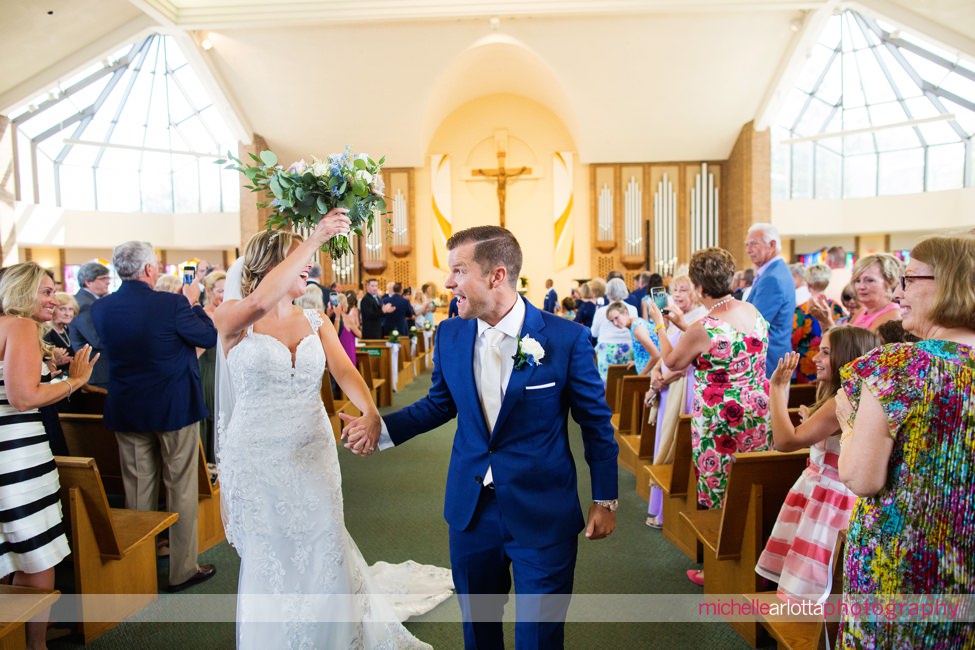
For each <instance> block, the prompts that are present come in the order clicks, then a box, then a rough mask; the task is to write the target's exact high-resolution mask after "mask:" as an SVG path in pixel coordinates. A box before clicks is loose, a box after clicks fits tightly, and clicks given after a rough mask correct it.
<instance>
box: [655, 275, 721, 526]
mask: <svg viewBox="0 0 975 650" xmlns="http://www.w3.org/2000/svg"><path fill="white" fill-rule="evenodd" d="M670 290H671V294H670V302H671V305H670V308H671V309H674V308H676V309H678V310H679V311H680V312H681V313H683V314H684V322H685V323H688V324H690V323H694V322H696V321H698V320H700V319H701V318H702V317H703V316H704V314H705V311H706V310H705V309H704V307H703V306H701V301H700V297H699V296H698V294H697V292H696V291H695V290H694V285H693V283H692V282H691V279H690V278H689V277H688V276H687V275H684V274H681V275H677V276H675V277H674V278H673V279H672V280H671V281H670ZM681 334H683V332H682V331H681V330H680V328H678V327H677V326H676V325H674V324H673V323H670V325H669V327H668V328H667V332H666V336H667V337H668V338H669V339H670V344H671V345H677V340H678V339H679V338H680V336H681ZM650 380H651V385H650V390H648V391H647V395H646V398H645V399H646V400H647V403H648V404H650V403H652V401H653V400H654V399H656V400H657V425H656V429H657V435H656V436H654V447H653V464H654V465H667V464H670V463H672V462H673V460H674V457H673V442H674V436H675V435H677V424H678V422H679V420H680V416H682V415H686V414H688V413H690V412H691V407H692V405H693V402H694V368H693V367H689V368H688V369H687V370H686V371H684V372H673V371H671V370H670V369H669V368H668V367H667V365H666V364H665V363H664V362H663V360H662V359H660V360H658V361H657V363H656V364H655V365H654V367H653V369H651V371H650ZM663 522H664V518H663V491H662V490H661V489H660V488H659V487H657V486H656V485H654V486H651V487H650V501H649V503H648V504H647V526H650V527H651V528H663Z"/></svg>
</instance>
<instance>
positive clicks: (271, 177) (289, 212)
mask: <svg viewBox="0 0 975 650" xmlns="http://www.w3.org/2000/svg"><path fill="white" fill-rule="evenodd" d="M248 155H249V156H250V157H251V159H252V160H253V164H250V163H246V164H245V163H244V162H243V161H241V160H240V159H239V158H237V157H236V156H234V155H233V154H231V153H230V152H227V157H226V158H221V159H220V160H217V161H216V162H217V164H220V165H226V168H227V169H235V170H237V171H239V172H240V173H241V174H243V175H244V176H246V177H247V179H248V180H249V181H250V184H249V185H245V186H244V187H246V188H247V189H249V190H250V191H251V192H255V193H257V194H260V195H262V200H261V201H260V202H259V203H258V204H257V207H259V208H271V215H270V216H269V217H268V220H267V227H268V229H271V228H276V229H278V230H282V229H287V228H289V227H290V228H293V229H294V230H296V231H301V230H310V229H312V228H314V227H315V226H316V225H318V222H319V221H321V219H322V216H323V215H325V214H326V213H328V211H329V210H331V209H332V208H346V209H348V211H349V214H348V217H349V220H350V221H351V222H352V230H351V231H352V232H354V233H355V234H356V235H359V236H360V237H363V236H365V235H367V234H369V233H371V232H372V230H373V227H374V224H375V220H376V215H377V214H385V212H386V199H385V198H384V197H383V190H384V189H385V186H384V184H383V179H382V175H381V174H380V172H381V170H382V166H383V163H384V162H385V161H386V158H385V156H384V157H382V158H380V159H379V160H378V161H374V160H373V159H372V158H370V157H369V156H367V155H366V154H361V153H358V154H357V153H352V149H351V148H350V147H346V148H345V151H344V152H342V153H341V154H331V155H329V156H328V157H327V158H326V159H325V160H319V159H318V158H312V162H311V164H308V163H306V162H305V161H304V160H299V161H298V162H295V163H292V164H291V166H289V167H287V168H285V167H284V166H283V165H281V164H280V163H279V162H278V157H277V156H276V155H275V154H274V152H272V151H262V152H261V154H260V156H255V155H254V154H252V153H248ZM326 249H328V252H329V254H330V255H331V256H332V259H338V258H340V257H342V256H343V255H345V254H346V253H350V252H351V246H350V242H349V238H348V236H346V235H336V236H334V237H332V238H331V239H329V240H328V241H327V242H326V243H325V246H323V247H322V250H326Z"/></svg>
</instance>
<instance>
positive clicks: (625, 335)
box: [590, 278, 646, 384]
mask: <svg viewBox="0 0 975 650" xmlns="http://www.w3.org/2000/svg"><path fill="white" fill-rule="evenodd" d="M629 295H630V292H629V291H627V289H626V283H625V282H624V281H623V280H621V279H620V278H613V279H612V280H610V281H609V282H607V283H606V296H607V297H608V298H609V299H610V300H611V301H612V302H614V303H615V302H619V301H623V300H625V299H626V297H627V296H629ZM608 309H609V307H608V306H606V307H598V308H597V309H596V313H595V314H594V315H593V317H592V327H591V328H590V329H591V330H592V337H593V338H594V339H596V367H597V368H598V369H599V376H600V378H601V379H602V380H603V383H604V384H605V383H606V375H607V373H608V372H609V367H610V366H611V365H614V364H621V363H630V362H631V361H633V341H632V337H631V336H630V332H629V330H627V329H626V328H621V327H617V326H616V325H614V324H613V323H611V322H610V321H609V316H608V313H607V310H608ZM626 309H627V313H628V314H629V317H630V318H631V319H633V318H636V317H637V312H636V307H634V306H633V305H626ZM644 322H646V321H644Z"/></svg>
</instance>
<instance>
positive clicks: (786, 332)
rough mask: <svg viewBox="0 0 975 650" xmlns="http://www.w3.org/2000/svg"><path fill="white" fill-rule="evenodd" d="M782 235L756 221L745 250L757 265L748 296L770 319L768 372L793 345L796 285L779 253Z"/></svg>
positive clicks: (768, 373)
mask: <svg viewBox="0 0 975 650" xmlns="http://www.w3.org/2000/svg"><path fill="white" fill-rule="evenodd" d="M781 252H782V239H781V238H780V237H779V231H778V229H777V228H776V227H775V226H773V225H771V224H768V223H756V224H755V225H753V226H752V227H751V228H749V229H748V235H747V237H746V238H745V254H746V255H748V259H750V260H751V261H752V264H754V265H755V284H754V285H752V288H751V291H750V292H749V293H748V296H747V297H746V298H745V300H746V301H747V302H749V303H751V304H753V305H755V307H756V308H757V309H758V311H759V313H760V314H761V315H762V317H763V318H764V319H765V321H766V322H767V323H768V359H767V360H766V364H767V365H766V367H765V372H766V374H767V375H771V374H772V371H773V370H775V367H776V365H778V363H779V359H781V358H782V357H784V356H785V353H786V352H789V351H790V350H791V349H792V317H793V315H794V314H795V310H796V285H795V282H794V281H793V280H792V274H791V273H790V272H789V267H788V266H787V265H786V263H785V260H783V259H782V258H781V257H780V256H779V255H780V253H781Z"/></svg>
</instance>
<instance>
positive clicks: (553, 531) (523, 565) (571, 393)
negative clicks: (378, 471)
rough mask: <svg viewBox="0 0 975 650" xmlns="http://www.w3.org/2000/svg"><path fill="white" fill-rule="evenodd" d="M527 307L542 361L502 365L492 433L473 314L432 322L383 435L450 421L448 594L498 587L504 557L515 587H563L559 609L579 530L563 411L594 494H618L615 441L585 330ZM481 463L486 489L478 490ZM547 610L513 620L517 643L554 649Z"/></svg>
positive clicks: (490, 643) (493, 629)
mask: <svg viewBox="0 0 975 650" xmlns="http://www.w3.org/2000/svg"><path fill="white" fill-rule="evenodd" d="M521 300H523V299H521ZM525 308H526V313H525V323H524V326H523V328H522V332H521V334H522V336H525V335H530V336H531V337H532V338H533V339H535V340H536V341H538V342H539V343H540V344H541V345H542V346H543V348H544V349H545V357H544V360H543V361H542V363H541V365H537V366H533V367H527V368H523V369H521V370H518V369H515V370H512V373H511V377H510V379H509V382H508V387H507V390H506V392H505V395H504V400H503V401H502V403H501V408H500V411H499V413H498V418H497V422H496V424H495V427H494V431H488V429H487V424H486V423H485V419H484V415H483V412H482V410H481V402H480V396H479V394H478V390H477V384H476V383H475V379H474V372H473V369H472V360H473V355H474V344H475V339H476V337H477V321H476V320H463V319H460V318H454V319H448V320H445V321H443V322H442V323H441V324H440V326H439V327H438V328H437V343H436V346H435V347H434V371H433V385H432V386H431V387H430V391H429V393H428V394H427V396H426V397H424V398H423V399H421V400H419V401H417V402H415V403H414V404H412V405H410V406H408V407H406V408H404V409H401V410H399V411H397V412H395V413H393V414H391V415H387V416H384V418H383V419H384V421H385V423H386V427H387V429H388V430H389V433H390V436H391V438H392V440H393V442H394V443H396V444H402V443H403V442H406V441H407V440H409V439H410V438H412V437H414V436H416V435H419V434H421V433H424V432H426V431H429V430H431V429H434V428H436V427H439V426H441V425H443V424H445V423H446V422H448V421H450V420H451V419H453V418H454V417H457V431H456V434H455V436H454V444H453V452H452V454H451V458H450V469H449V470H448V473H447V487H446V498H445V500H444V517H445V518H446V520H447V523H448V524H449V526H450V537H451V565H452V568H453V572H454V581H455V585H456V586H457V590H458V593H459V594H461V595H464V594H507V593H508V590H509V589H510V584H511V578H510V576H509V575H508V563H513V564H514V567H515V571H514V577H515V590H516V592H517V593H519V594H531V593H534V594H553V593H554V594H564V596H563V598H562V600H564V603H562V604H564V605H565V606H567V605H568V597H569V594H571V592H572V578H573V572H574V569H575V555H576V543H577V538H578V535H579V532H580V531H582V530H583V528H584V526H585V519H584V517H583V513H582V510H581V508H580V505H579V496H578V492H577V485H576V470H575V463H574V461H573V458H572V454H571V452H570V450H569V436H568V428H567V424H566V423H567V416H568V414H569V411H570V410H571V412H572V417H573V419H575V421H576V422H577V423H579V425H580V426H581V428H582V438H583V445H584V446H585V458H586V462H587V463H588V464H589V471H590V474H591V477H592V494H593V497H594V498H595V499H615V498H616V496H617V456H618V454H619V448H618V446H617V444H616V442H615V441H614V439H613V427H612V425H611V424H610V417H611V412H610V410H609V407H608V406H607V404H606V399H605V395H604V388H603V384H602V381H601V380H600V378H599V374H598V372H597V371H596V364H595V363H594V361H593V355H592V346H591V345H590V343H589V333H588V332H587V331H586V330H585V329H584V328H582V327H579V326H578V325H576V324H575V323H572V322H570V321H568V320H566V319H563V318H559V317H557V316H554V315H552V314H548V313H545V312H542V311H539V310H538V309H537V308H535V307H533V306H532V305H531V304H529V303H528V302H527V301H525ZM526 387H531V388H532V389H531V390H526ZM489 465H490V467H491V472H492V476H493V479H494V486H495V489H493V490H489V489H486V488H484V487H483V485H482V481H483V475H484V473H485V471H486V469H487V468H488V466H489ZM464 602H465V601H464V600H463V599H462V608H464V606H465V604H464ZM555 609H558V606H556V607H555ZM491 611H492V612H495V613H499V612H497V611H496V610H494V609H492V610H491ZM552 616H553V618H552V619H551V620H555V621H556V622H553V623H546V624H537V623H531V622H529V623H518V624H517V625H516V638H517V639H518V645H519V647H521V646H522V645H523V644H524V645H525V647H530V646H538V647H557V646H559V645H560V644H561V639H562V627H563V626H562V624H561V622H559V621H558V614H557V613H555V614H553V615H552ZM465 619H469V610H468V611H465ZM498 620H500V619H498ZM535 620H536V621H537V620H538V619H537V618H536V619H535ZM476 627H479V628H480V629H478V630H475V629H474V628H476ZM464 628H465V629H464V636H465V643H466V644H467V645H468V647H471V646H472V645H477V646H478V647H500V645H502V644H503V641H501V638H502V637H501V625H500V623H497V624H496V625H495V624H494V623H486V624H482V625H481V626H472V625H470V623H469V622H468V620H465V623H464Z"/></svg>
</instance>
